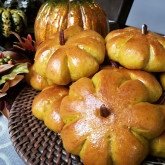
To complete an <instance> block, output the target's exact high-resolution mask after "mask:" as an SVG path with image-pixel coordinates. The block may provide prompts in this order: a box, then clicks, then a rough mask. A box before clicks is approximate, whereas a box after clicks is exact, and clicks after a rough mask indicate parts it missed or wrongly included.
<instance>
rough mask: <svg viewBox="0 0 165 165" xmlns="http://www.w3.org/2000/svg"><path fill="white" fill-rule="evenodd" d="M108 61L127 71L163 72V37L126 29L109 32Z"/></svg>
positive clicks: (164, 40) (107, 43)
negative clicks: (112, 61)
mask: <svg viewBox="0 0 165 165" xmlns="http://www.w3.org/2000/svg"><path fill="white" fill-rule="evenodd" d="M105 41H106V49H107V53H108V56H109V58H110V59H112V60H114V61H117V62H119V63H120V64H121V65H122V66H124V67H126V68H128V69H142V70H145V71H149V72H164V71H165V37H163V36H160V35H158V34H155V33H152V32H150V31H148V32H147V34H142V30H141V29H137V28H133V27H127V28H124V29H119V30H114V31H112V32H110V33H109V34H108V35H107V36H106V38H105Z"/></svg>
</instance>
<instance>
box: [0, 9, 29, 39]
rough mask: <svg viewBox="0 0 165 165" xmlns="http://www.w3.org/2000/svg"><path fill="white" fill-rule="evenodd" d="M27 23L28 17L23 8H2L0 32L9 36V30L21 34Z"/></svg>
mask: <svg viewBox="0 0 165 165" xmlns="http://www.w3.org/2000/svg"><path fill="white" fill-rule="evenodd" d="M26 25H27V18H26V15H25V13H24V12H23V11H22V10H17V9H9V8H6V9H5V8H0V34H1V35H2V36H3V37H5V38H8V37H9V36H10V34H9V31H13V32H16V33H18V34H20V33H21V32H22V30H23V29H24V28H25V27H26Z"/></svg>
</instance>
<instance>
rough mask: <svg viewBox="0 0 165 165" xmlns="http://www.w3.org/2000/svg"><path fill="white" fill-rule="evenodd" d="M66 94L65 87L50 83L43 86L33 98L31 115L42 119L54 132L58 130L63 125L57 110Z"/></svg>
mask: <svg viewBox="0 0 165 165" xmlns="http://www.w3.org/2000/svg"><path fill="white" fill-rule="evenodd" d="M66 95H68V89H67V88H65V87H62V86H56V85H52V86H49V87H46V88H44V89H43V90H42V91H41V92H40V93H39V94H38V95H37V96H36V97H35V98H34V100H33V104H32V113H33V115H34V116H35V117H37V118H38V119H40V120H43V121H44V123H45V125H46V126H47V127H48V128H49V129H51V130H53V131H55V132H60V131H61V129H62V127H63V125H64V123H63V121H62V120H61V117H60V114H59V110H60V105H61V100H62V99H63V98H64V97H65V96H66Z"/></svg>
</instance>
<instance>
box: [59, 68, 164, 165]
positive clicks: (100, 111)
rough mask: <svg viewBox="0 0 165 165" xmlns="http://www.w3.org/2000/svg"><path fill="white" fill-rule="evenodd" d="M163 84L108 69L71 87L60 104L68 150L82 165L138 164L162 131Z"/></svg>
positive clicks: (134, 73) (141, 73) (140, 74)
mask: <svg viewBox="0 0 165 165" xmlns="http://www.w3.org/2000/svg"><path fill="white" fill-rule="evenodd" d="M161 94H162V88H161V86H160V84H159V82H158V81H157V80H156V78H155V77H154V76H153V75H151V74H150V73H147V72H144V71H137V70H127V69H124V68H120V69H118V68H112V67H107V68H104V69H102V70H101V71H99V72H98V73H96V74H95V75H94V76H93V78H92V79H89V78H86V77H84V78H81V79H79V80H78V81H76V82H75V83H73V84H72V85H71V86H70V90H69V95H68V96H66V97H65V98H64V99H63V100H62V103H61V107H60V115H61V118H62V120H63V121H64V123H65V125H64V127H63V129H62V131H61V137H62V141H63V144H64V147H65V149H66V151H67V152H69V153H72V154H75V155H79V156H80V157H81V159H82V161H83V163H84V164H85V165H93V164H95V165H111V164H117V165H123V164H124V165H139V164H140V163H141V162H142V161H143V160H144V158H145V157H146V156H147V154H148V153H149V151H148V148H149V140H150V139H153V138H154V137H157V136H159V135H160V134H161V133H162V132H163V131H164V129H165V121H164V117H163V115H162V111H161V110H162V106H160V105H156V104H152V103H153V102H155V101H156V100H158V99H159V97H160V96H161Z"/></svg>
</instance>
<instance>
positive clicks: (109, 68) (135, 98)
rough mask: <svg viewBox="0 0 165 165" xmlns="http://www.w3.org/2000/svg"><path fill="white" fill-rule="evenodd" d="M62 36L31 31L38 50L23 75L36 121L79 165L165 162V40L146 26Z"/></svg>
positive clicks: (76, 29)
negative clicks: (153, 159)
mask: <svg viewBox="0 0 165 165" xmlns="http://www.w3.org/2000/svg"><path fill="white" fill-rule="evenodd" d="M40 10H41V9H40ZM40 18H41V17H40ZM38 19H39V18H37V19H36V20H38ZM36 22H37V21H36ZM64 22H65V21H64ZM35 25H36V27H37V26H38V24H37V23H36V24H35ZM64 29H65V30H60V29H56V32H53V33H52V34H51V35H49V36H48V37H46V38H44V37H43V35H42V34H39V31H38V30H37V29H36V30H35V31H37V32H35V33H36V38H37V39H36V42H37V44H38V48H37V51H36V54H35V62H34V64H33V65H32V66H31V68H30V72H29V73H28V74H27V75H26V78H27V80H28V82H29V83H30V85H31V86H32V87H33V88H34V89H36V90H41V91H40V93H39V94H38V95H37V96H36V97H35V98H34V100H33V104H32V113H33V115H34V116H35V117H37V118H38V119H39V120H43V121H44V123H45V125H46V126H47V127H48V128H49V129H51V130H52V131H54V132H56V133H60V134H61V138H62V142H63V145H64V148H65V150H66V151H67V152H69V153H72V154H74V155H79V156H80V158H81V160H82V162H83V164H84V165H94V164H95V165H140V164H141V163H142V162H143V160H144V159H145V158H146V156H147V155H148V154H151V155H153V156H157V157H163V158H165V105H163V103H162V102H163V99H161V98H162V95H163V90H164V89H165V73H164V72H165V38H164V37H163V36H160V35H158V34H155V33H153V32H150V31H148V30H147V29H146V26H143V28H142V29H137V28H133V27H127V28H124V29H118V30H114V31H111V32H109V33H108V32H107V34H106V35H105V34H104V35H102V34H101V31H99V32H98V31H97V30H95V29H92V28H89V29H84V28H82V27H80V26H79V25H73V26H69V27H68V28H64ZM99 33H100V34H99ZM38 36H40V38H38ZM41 41H42V42H41ZM107 59H108V60H107Z"/></svg>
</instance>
